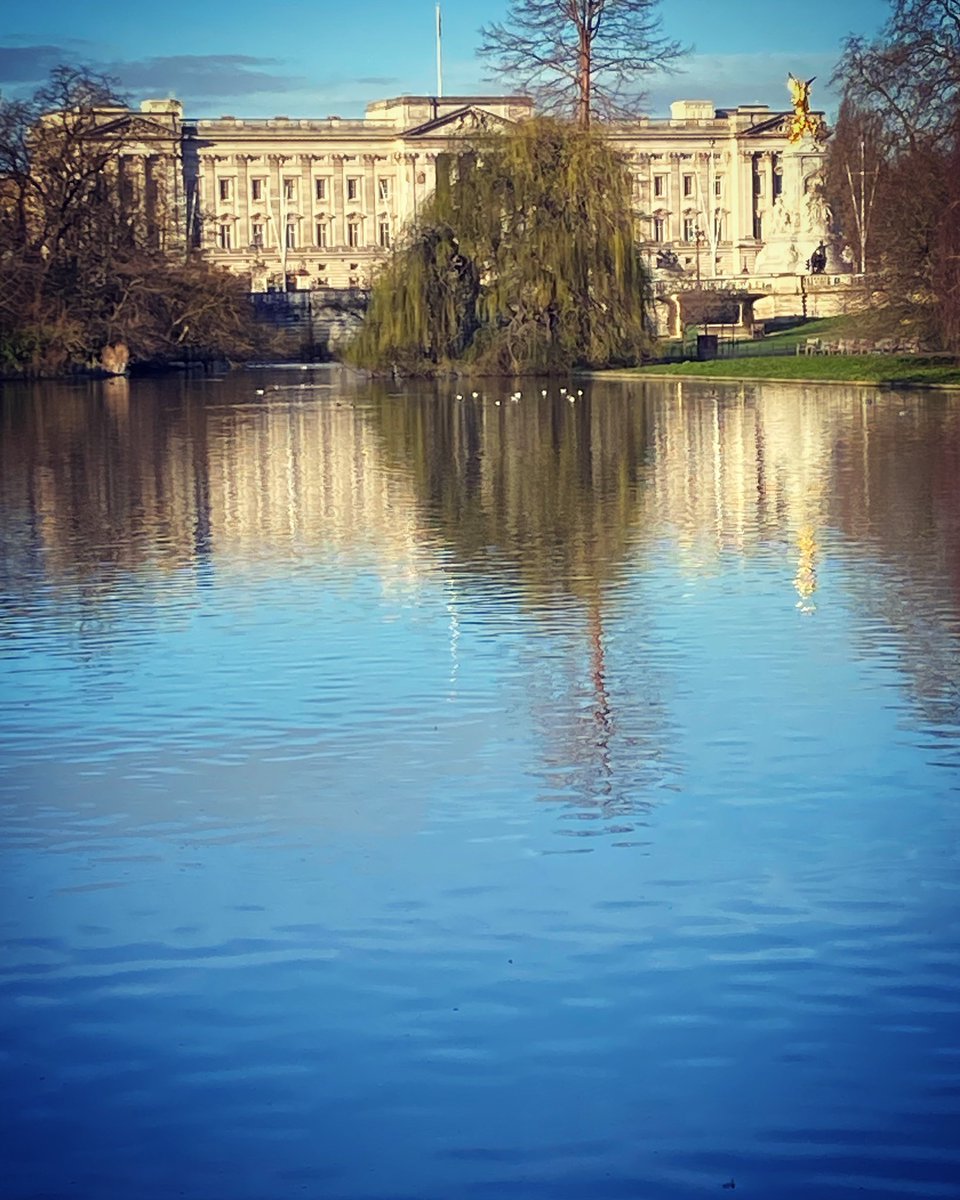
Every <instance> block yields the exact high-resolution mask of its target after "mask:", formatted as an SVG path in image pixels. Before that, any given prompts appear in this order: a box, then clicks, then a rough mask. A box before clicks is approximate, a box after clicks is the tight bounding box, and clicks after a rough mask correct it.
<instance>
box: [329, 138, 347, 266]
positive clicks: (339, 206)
mask: <svg viewBox="0 0 960 1200" xmlns="http://www.w3.org/2000/svg"><path fill="white" fill-rule="evenodd" d="M345 157H346V156H345V155H343V154H334V155H333V195H332V196H331V198H330V199H331V207H332V219H331V221H330V241H331V243H332V245H334V246H346V244H347V223H346V216H345V213H346V203H347V196H346V188H345V187H344V182H343V180H344V169H343V164H344V160H345Z"/></svg>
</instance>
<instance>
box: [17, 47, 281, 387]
mask: <svg viewBox="0 0 960 1200" xmlns="http://www.w3.org/2000/svg"><path fill="white" fill-rule="evenodd" d="M123 104H124V101H123V98H122V97H120V96H119V95H118V94H117V92H116V91H115V89H114V86H113V83H112V81H111V80H110V79H108V78H106V77H104V76H101V75H97V74H95V73H93V72H92V71H89V70H87V69H85V68H74V67H58V68H57V69H56V70H54V71H53V73H52V74H51V77H50V79H49V81H48V82H47V83H46V84H45V85H44V86H42V87H41V88H39V89H38V90H37V91H36V92H35V93H34V95H33V96H32V97H31V98H30V99H27V100H16V99H5V100H2V101H0V374H6V375H42V374H55V373H61V372H67V371H71V370H76V369H82V368H84V367H87V366H92V365H95V364H96V363H97V362H98V361H99V359H100V356H101V354H102V353H103V350H104V348H105V347H108V346H116V345H118V344H121V345H122V346H123V347H124V352H125V351H127V350H128V351H129V356H130V360H131V362H132V363H134V364H136V363H153V364H163V363H166V362H171V361H175V360H185V359H186V360H193V361H203V360H210V359H215V358H216V359H223V358H225V357H244V356H249V355H251V354H253V353H255V352H257V350H258V349H259V346H258V342H259V340H260V339H261V337H262V334H261V333H260V331H259V330H258V328H257V326H256V325H255V324H254V322H253V319H252V316H251V313H250V305H249V299H248V295H247V292H248V287H247V284H246V283H245V281H243V280H241V279H239V278H237V277H234V276H231V275H229V274H227V273H226V272H224V271H220V270H217V269H215V268H213V267H211V266H210V265H209V264H207V263H205V262H204V261H203V260H202V259H201V258H200V256H199V255H198V254H196V253H193V254H191V253H190V251H189V247H188V244H187V239H186V238H185V237H182V238H181V242H180V244H179V245H177V244H173V245H171V243H170V238H169V231H168V230H163V231H160V232H158V230H157V229H156V228H149V227H148V225H147V222H146V220H145V214H144V209H143V206H142V205H141V204H138V203H136V202H131V197H130V196H129V195H125V194H124V180H123V178H122V173H121V172H120V171H119V169H118V166H119V163H120V160H121V158H122V155H123V153H124V151H125V150H126V149H128V141H127V139H128V137H129V133H128V132H127V130H126V128H125V125H124V122H123V121H115V122H111V121H109V120H105V119H104V112H103V110H104V108H105V107H107V108H109V107H111V106H120V105H123ZM122 353H123V352H122Z"/></svg>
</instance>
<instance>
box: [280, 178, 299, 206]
mask: <svg viewBox="0 0 960 1200" xmlns="http://www.w3.org/2000/svg"><path fill="white" fill-rule="evenodd" d="M283 198H284V200H290V201H292V202H293V203H296V199H297V181H296V179H285V180H284V181H283Z"/></svg>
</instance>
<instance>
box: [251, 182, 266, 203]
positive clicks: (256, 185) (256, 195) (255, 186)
mask: <svg viewBox="0 0 960 1200" xmlns="http://www.w3.org/2000/svg"><path fill="white" fill-rule="evenodd" d="M264 182H265V180H263V179H251V180H250V199H251V200H262V199H263V191H264V188H263V185H264Z"/></svg>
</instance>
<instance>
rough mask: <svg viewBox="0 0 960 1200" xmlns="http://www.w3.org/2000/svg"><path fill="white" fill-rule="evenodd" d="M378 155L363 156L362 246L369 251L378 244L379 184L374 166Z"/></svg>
mask: <svg viewBox="0 0 960 1200" xmlns="http://www.w3.org/2000/svg"><path fill="white" fill-rule="evenodd" d="M376 161H377V155H376V154H365V155H364V156H363V224H362V225H361V234H360V239H361V244H362V245H363V246H364V247H366V248H367V249H369V248H370V247H372V246H375V245H376V244H377V182H376V178H375V175H376V172H375V168H374V164H375V163H376Z"/></svg>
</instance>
